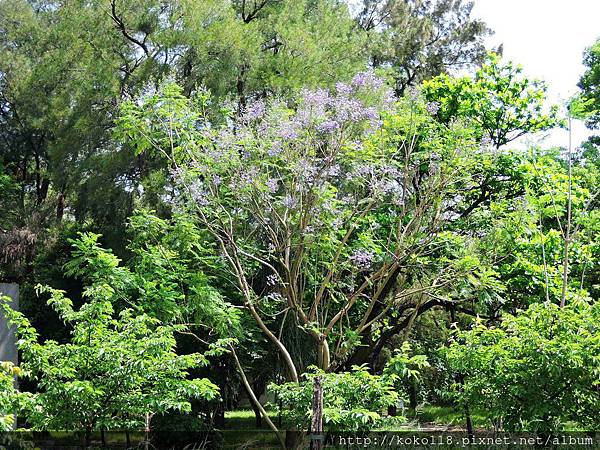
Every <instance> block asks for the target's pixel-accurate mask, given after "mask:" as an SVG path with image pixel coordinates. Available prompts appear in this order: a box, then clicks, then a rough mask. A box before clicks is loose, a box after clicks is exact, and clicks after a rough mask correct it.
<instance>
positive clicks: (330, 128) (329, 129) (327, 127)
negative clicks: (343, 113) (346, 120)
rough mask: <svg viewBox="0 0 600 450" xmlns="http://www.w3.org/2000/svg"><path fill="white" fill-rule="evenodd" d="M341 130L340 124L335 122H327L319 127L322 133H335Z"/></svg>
mask: <svg viewBox="0 0 600 450" xmlns="http://www.w3.org/2000/svg"><path fill="white" fill-rule="evenodd" d="M339 128H340V124H339V123H337V122H336V121H335V120H325V121H324V122H321V123H320V124H319V125H318V126H317V130H319V131H320V132H322V133H333V132H334V131H335V130H337V129H339Z"/></svg>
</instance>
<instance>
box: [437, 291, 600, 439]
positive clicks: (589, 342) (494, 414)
mask: <svg viewBox="0 0 600 450" xmlns="http://www.w3.org/2000/svg"><path fill="white" fill-rule="evenodd" d="M599 305H600V304H598V303H597V302H595V303H589V302H588V300H585V299H584V300H579V301H576V302H573V303H572V304H568V305H567V306H566V307H564V308H562V309H561V308H559V307H558V306H557V305H555V304H551V303H536V304H534V305H531V306H530V307H529V308H528V309H527V310H525V311H519V312H518V313H517V314H516V315H514V316H513V315H506V316H504V318H503V320H502V322H501V323H500V324H498V325H497V326H492V325H490V326H486V325H484V324H483V323H482V322H481V321H480V322H479V323H477V324H476V326H475V327H474V328H473V329H472V330H469V331H462V332H458V333H457V335H456V339H455V341H454V342H453V343H452V344H451V345H450V347H449V348H448V349H447V351H446V356H447V358H448V361H449V362H450V365H451V367H452V369H454V370H455V371H457V372H459V373H461V374H462V375H464V385H457V386H456V392H455V394H456V398H457V399H459V400H460V401H461V402H467V404H469V405H470V406H473V407H476V408H477V409H478V410H480V411H481V412H482V413H483V414H485V415H486V417H487V418H488V419H489V420H492V421H495V422H496V423H499V419H501V423H503V425H504V427H505V429H507V430H508V431H517V430H525V431H556V430H560V429H564V427H565V422H567V421H571V422H574V423H577V424H578V425H579V426H580V427H581V428H583V429H588V430H592V429H595V428H596V427H597V425H598V422H597V419H598V416H599V415H600V409H599V406H600V393H599V392H600V391H599V386H600V357H599V355H600V334H599V333H598V320H599V319H600V307H599Z"/></svg>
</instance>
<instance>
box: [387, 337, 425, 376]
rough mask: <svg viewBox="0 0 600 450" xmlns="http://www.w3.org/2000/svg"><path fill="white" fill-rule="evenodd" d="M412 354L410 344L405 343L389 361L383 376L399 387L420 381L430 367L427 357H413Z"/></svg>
mask: <svg viewBox="0 0 600 450" xmlns="http://www.w3.org/2000/svg"><path fill="white" fill-rule="evenodd" d="M411 353H412V346H411V344H410V342H408V341H404V342H403V343H402V346H401V347H400V348H399V349H396V351H395V353H394V355H393V356H392V357H391V358H390V359H389V360H388V361H387V363H386V365H385V367H384V369H383V376H384V377H386V378H390V379H392V380H394V382H395V383H397V385H398V384H400V383H404V382H407V381H412V380H416V379H419V377H420V376H421V371H422V370H423V369H425V368H427V367H429V362H428V361H427V357H426V356H425V355H411Z"/></svg>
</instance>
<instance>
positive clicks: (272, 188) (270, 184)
mask: <svg viewBox="0 0 600 450" xmlns="http://www.w3.org/2000/svg"><path fill="white" fill-rule="evenodd" d="M265 184H266V185H267V189H269V192H270V193H271V194H274V193H275V192H277V187H278V186H277V180H276V179H275V178H269V179H268V180H267V182H266V183H265Z"/></svg>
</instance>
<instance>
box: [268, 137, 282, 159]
mask: <svg viewBox="0 0 600 450" xmlns="http://www.w3.org/2000/svg"><path fill="white" fill-rule="evenodd" d="M282 150H283V146H282V145H281V141H274V142H273V143H272V144H271V148H269V150H268V151H267V154H268V155H269V156H277V155H279V154H280V153H281V151H282Z"/></svg>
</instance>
